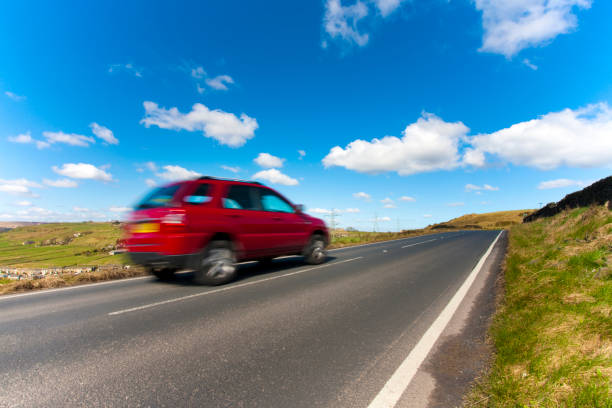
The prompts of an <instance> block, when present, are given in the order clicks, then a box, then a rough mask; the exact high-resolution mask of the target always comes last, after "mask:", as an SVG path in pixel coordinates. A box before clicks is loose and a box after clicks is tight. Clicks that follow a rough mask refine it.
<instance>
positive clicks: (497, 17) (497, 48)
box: [475, 0, 592, 58]
mask: <svg viewBox="0 0 612 408" xmlns="http://www.w3.org/2000/svg"><path fill="white" fill-rule="evenodd" d="M591 2H592V1H591V0H514V1H508V0H475V5H476V9H478V10H479V11H482V25H483V28H484V37H483V44H482V47H481V49H480V50H481V51H487V52H493V53H497V54H502V55H505V56H506V57H508V58H509V57H512V56H513V55H515V54H517V53H518V52H519V51H520V50H522V49H524V48H527V47H532V46H536V45H540V44H543V43H546V42H547V41H550V40H552V39H553V38H555V37H556V36H557V35H559V34H564V33H567V32H569V31H571V30H572V29H574V28H575V27H576V25H577V23H576V15H575V14H574V13H573V12H574V9H575V8H589V7H590V6H591Z"/></svg>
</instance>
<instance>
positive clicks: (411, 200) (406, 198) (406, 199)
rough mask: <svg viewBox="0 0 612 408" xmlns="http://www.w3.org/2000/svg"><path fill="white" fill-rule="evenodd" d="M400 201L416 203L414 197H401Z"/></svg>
mask: <svg viewBox="0 0 612 408" xmlns="http://www.w3.org/2000/svg"><path fill="white" fill-rule="evenodd" d="M400 201H407V202H414V201H416V199H415V198H414V197H409V196H401V197H400Z"/></svg>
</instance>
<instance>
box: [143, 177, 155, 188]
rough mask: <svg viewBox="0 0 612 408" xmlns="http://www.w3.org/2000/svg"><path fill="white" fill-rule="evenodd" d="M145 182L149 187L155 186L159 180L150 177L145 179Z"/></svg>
mask: <svg viewBox="0 0 612 408" xmlns="http://www.w3.org/2000/svg"><path fill="white" fill-rule="evenodd" d="M145 184H146V185H147V186H149V187H155V186H156V185H157V181H155V180H153V179H150V178H148V179H146V180H145Z"/></svg>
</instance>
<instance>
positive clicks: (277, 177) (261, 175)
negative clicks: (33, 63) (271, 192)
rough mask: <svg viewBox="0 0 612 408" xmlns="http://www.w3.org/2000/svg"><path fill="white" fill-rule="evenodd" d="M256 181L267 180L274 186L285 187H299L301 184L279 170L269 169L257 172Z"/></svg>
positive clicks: (254, 176)
mask: <svg viewBox="0 0 612 408" xmlns="http://www.w3.org/2000/svg"><path fill="white" fill-rule="evenodd" d="M253 178H254V179H260V180H266V181H269V182H270V183H273V184H282V185H284V186H297V185H298V184H299V182H298V181H297V180H296V179H294V178H291V177H289V176H287V175H286V174H283V173H281V172H280V171H279V170H277V169H268V170H262V171H260V172H257V173H255V174H254V175H253Z"/></svg>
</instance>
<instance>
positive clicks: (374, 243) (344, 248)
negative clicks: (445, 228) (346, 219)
mask: <svg viewBox="0 0 612 408" xmlns="http://www.w3.org/2000/svg"><path fill="white" fill-rule="evenodd" d="M453 232H456V231H453ZM447 233H448V232H436V233H433V234H425V235H417V236H414V237H406V238H397V239H389V240H387V241H377V242H371V243H369V244H360V245H350V246H345V247H342V248H334V249H329V250H327V252H333V251H343V250H346V249H353V248H359V247H364V246H370V245H379V244H387V243H389V242H397V241H405V240H407V239H416V238H423V237H431V236H432V235H440V234H447ZM436 239H438V238H436Z"/></svg>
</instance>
